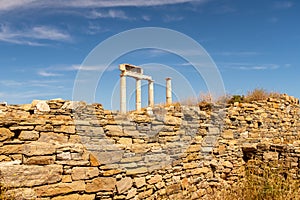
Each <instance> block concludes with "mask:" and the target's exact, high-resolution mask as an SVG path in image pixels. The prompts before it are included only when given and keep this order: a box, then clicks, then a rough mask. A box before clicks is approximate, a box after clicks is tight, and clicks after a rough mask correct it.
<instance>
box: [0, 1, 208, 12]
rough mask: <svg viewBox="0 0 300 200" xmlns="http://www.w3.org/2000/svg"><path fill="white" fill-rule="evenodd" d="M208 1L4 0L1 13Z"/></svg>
mask: <svg viewBox="0 0 300 200" xmlns="http://www.w3.org/2000/svg"><path fill="white" fill-rule="evenodd" d="M206 1H207V0H164V1H162V0H151V1H144V0H131V1H124V0H85V1H83V0H73V1H69V0H52V1H38V0H13V1H12V0H2V1H0V11H1V10H2V11H9V10H13V9H17V8H47V7H71V8H72V7H73V8H108V7H128V6H134V7H149V6H161V5H171V4H180V3H189V2H191V3H193V2H197V3H202V2H206Z"/></svg>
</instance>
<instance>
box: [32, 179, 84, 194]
mask: <svg viewBox="0 0 300 200" xmlns="http://www.w3.org/2000/svg"><path fill="white" fill-rule="evenodd" d="M84 189H85V183H84V181H74V182H72V183H57V184H51V185H43V186H40V187H35V188H34V190H35V192H36V194H37V196H38V197H52V196H58V195H64V194H69V193H73V192H81V191H84Z"/></svg>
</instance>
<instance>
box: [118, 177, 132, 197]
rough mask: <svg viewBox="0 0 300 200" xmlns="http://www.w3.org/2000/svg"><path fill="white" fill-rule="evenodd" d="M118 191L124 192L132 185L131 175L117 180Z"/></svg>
mask: <svg viewBox="0 0 300 200" xmlns="http://www.w3.org/2000/svg"><path fill="white" fill-rule="evenodd" d="M116 186H117V191H118V193H119V194H123V193H124V192H126V191H127V190H129V189H130V188H131V187H132V179H131V178H130V177H125V178H123V179H121V180H120V181H118V182H117V184H116Z"/></svg>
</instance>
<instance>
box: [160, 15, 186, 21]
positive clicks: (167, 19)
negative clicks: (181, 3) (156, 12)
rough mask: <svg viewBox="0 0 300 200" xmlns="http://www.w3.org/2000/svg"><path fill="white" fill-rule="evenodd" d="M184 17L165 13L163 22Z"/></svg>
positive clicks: (179, 19)
mask: <svg viewBox="0 0 300 200" xmlns="http://www.w3.org/2000/svg"><path fill="white" fill-rule="evenodd" d="M183 19H184V17H182V16H174V15H165V16H164V17H163V20H164V22H174V21H181V20H183Z"/></svg>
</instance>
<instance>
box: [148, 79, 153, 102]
mask: <svg viewBox="0 0 300 200" xmlns="http://www.w3.org/2000/svg"><path fill="white" fill-rule="evenodd" d="M148 106H150V107H153V106H154V93H153V80H149V81H148Z"/></svg>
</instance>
